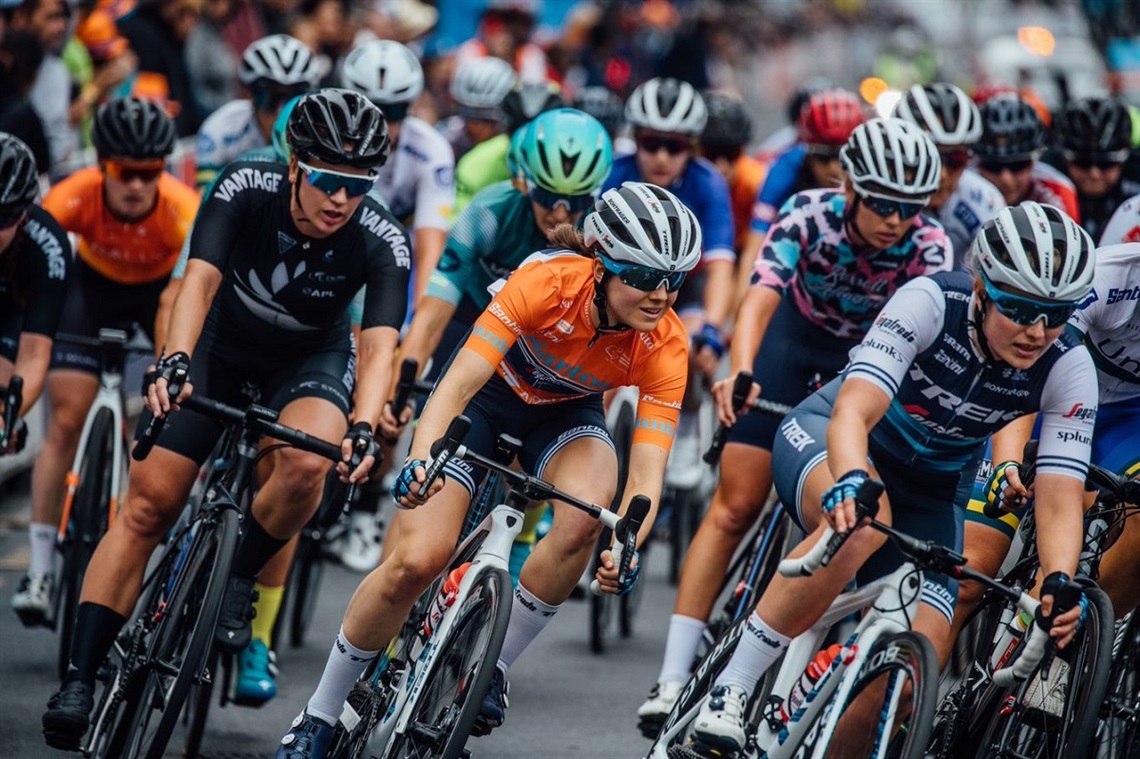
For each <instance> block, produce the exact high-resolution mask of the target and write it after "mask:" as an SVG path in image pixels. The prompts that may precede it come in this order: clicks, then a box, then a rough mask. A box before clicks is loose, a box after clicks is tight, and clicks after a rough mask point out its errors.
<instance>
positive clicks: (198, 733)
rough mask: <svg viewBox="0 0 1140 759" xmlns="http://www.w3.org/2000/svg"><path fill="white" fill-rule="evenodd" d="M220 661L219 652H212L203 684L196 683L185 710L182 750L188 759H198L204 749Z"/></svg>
mask: <svg viewBox="0 0 1140 759" xmlns="http://www.w3.org/2000/svg"><path fill="white" fill-rule="evenodd" d="M218 660H219V656H218V652H217V651H213V650H211V651H210V653H209V659H208V660H207V662H206V668H205V673H204V676H203V678H202V680H201V682H197V683H194V685H193V687H192V688H191V690H190V697H189V698H188V699H187V701H186V709H185V710H183V716H184V718H185V723H186V741H185V743H184V745H183V748H182V756H184V757H185V758H186V759H197V756H198V752H199V750H200V749H201V748H202V736H204V735H205V734H206V718H207V717H208V716H209V714H210V703H211V700H212V699H213V697H214V682H215V681H216V679H217V672H218Z"/></svg>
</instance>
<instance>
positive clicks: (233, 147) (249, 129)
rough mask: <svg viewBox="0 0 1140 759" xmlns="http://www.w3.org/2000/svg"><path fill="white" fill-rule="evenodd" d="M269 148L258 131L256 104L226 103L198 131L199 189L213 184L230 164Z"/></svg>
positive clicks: (233, 101)
mask: <svg viewBox="0 0 1140 759" xmlns="http://www.w3.org/2000/svg"><path fill="white" fill-rule="evenodd" d="M265 145H266V141H265V138H264V137H262V135H261V130H260V129H258V128H257V119H256V118H255V117H254V112H253V102H252V101H250V100H245V99H240V100H231V101H230V102H228V103H226V104H225V105H223V106H222V107H221V108H219V109H218V110H216V111H214V112H213V113H211V114H210V115H209V116H208V117H206V120H205V121H204V122H203V123H202V128H201V129H199V130H198V144H197V147H196V149H195V151H194V159H195V161H196V162H197V166H198V168H197V170H196V173H195V180H196V183H197V185H198V188H199V189H202V188H204V187H205V186H206V185H208V184H209V183H210V182H213V181H214V178H215V177H216V176H217V175H218V172H220V171H221V170H222V167H223V166H225V165H226V164H227V163H229V162H230V161H234V160H236V159H237V158H238V157H239V156H241V155H243V154H245V153H248V152H249V151H251V150H256V149H257V148H260V147H264V146H265Z"/></svg>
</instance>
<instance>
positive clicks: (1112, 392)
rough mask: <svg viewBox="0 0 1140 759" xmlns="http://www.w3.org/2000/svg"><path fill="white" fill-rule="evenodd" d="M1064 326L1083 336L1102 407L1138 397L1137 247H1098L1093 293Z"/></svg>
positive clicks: (1139, 273) (1139, 308) (1139, 248)
mask: <svg viewBox="0 0 1140 759" xmlns="http://www.w3.org/2000/svg"><path fill="white" fill-rule="evenodd" d="M1133 200H1140V198H1133ZM1137 223H1138V224H1140V220H1137ZM1069 324H1070V326H1072V327H1075V328H1076V329H1078V330H1079V331H1080V332H1081V333H1082V334H1084V336H1085V338H1084V342H1085V345H1086V346H1088V349H1089V353H1091V354H1092V357H1093V364H1094V365H1095V366H1096V369H1097V379H1098V380H1099V381H1100V401H1101V403H1117V402H1119V401H1124V400H1128V399H1130V398H1136V397H1138V396H1140V245H1137V244H1136V243H1130V244H1123V245H1109V246H1102V247H1100V248H1098V249H1097V251H1096V276H1095V277H1094V279H1093V289H1092V292H1091V293H1089V297H1088V299H1087V300H1086V301H1085V302H1084V303H1083V304H1082V306H1081V309H1080V310H1079V311H1077V312H1076V313H1075V314H1073V318H1072V319H1071V320H1070V321H1069Z"/></svg>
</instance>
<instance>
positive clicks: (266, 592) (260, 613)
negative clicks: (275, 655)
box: [253, 583, 285, 646]
mask: <svg viewBox="0 0 1140 759" xmlns="http://www.w3.org/2000/svg"><path fill="white" fill-rule="evenodd" d="M253 587H254V588H255V589H256V590H257V601H255V602H254V604H253V608H255V609H257V616H255V617H254V618H253V639H254V640H260V641H261V642H262V643H264V644H265V645H266V646H268V645H269V642H270V640H272V638H273V625H274V623H276V622H277V614H278V613H279V612H280V611H281V601H282V599H284V597H285V588H267V587H266V586H264V585H262V584H261V583H256V584H255V585H254V586H253Z"/></svg>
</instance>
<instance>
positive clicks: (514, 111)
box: [499, 81, 566, 134]
mask: <svg viewBox="0 0 1140 759" xmlns="http://www.w3.org/2000/svg"><path fill="white" fill-rule="evenodd" d="M565 105H566V101H565V100H563V99H562V88H561V87H559V86H558V85H557V84H556V83H554V82H551V81H545V82H520V83H519V84H516V85H515V86H514V88H513V89H511V91H510V92H508V93H507V96H506V97H505V98H503V103H502V105H501V106H499V107H500V108H501V109H502V111H503V120H504V122H505V123H506V126H507V134H512V133H514V131H515V130H516V129H518V128H519V127H521V126H522V125H523V124H525V123H527V122H528V121H530V120H531V119H533V118H534V117H535V116H537V115H538V114H540V113H546V112H547V111H553V110H554V109H555V108H563V107H565Z"/></svg>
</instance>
